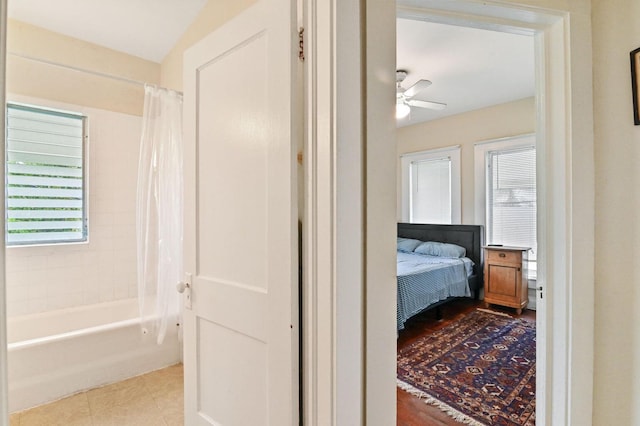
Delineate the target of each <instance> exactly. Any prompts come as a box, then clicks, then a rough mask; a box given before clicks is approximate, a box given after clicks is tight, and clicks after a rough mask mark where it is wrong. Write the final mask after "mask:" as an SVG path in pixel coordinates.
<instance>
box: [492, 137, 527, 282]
mask: <svg viewBox="0 0 640 426" xmlns="http://www.w3.org/2000/svg"><path fill="white" fill-rule="evenodd" d="M487 165H488V176H487V192H488V193H487V243H488V244H503V245H510V246H521V247H531V249H532V250H531V251H530V252H529V271H530V273H529V277H530V278H535V275H536V274H535V271H536V256H537V242H536V150H535V148H534V147H529V148H520V149H511V150H501V151H493V152H490V153H489V154H488V161H487Z"/></svg>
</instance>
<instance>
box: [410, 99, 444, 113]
mask: <svg viewBox="0 0 640 426" xmlns="http://www.w3.org/2000/svg"><path fill="white" fill-rule="evenodd" d="M407 104H409V105H410V106H414V107H418V108H428V109H435V110H438V111H441V110H443V109H445V108H446V107H447V104H443V103H440V102H430V101H418V100H412V101H407Z"/></svg>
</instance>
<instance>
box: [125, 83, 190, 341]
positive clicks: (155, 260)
mask: <svg viewBox="0 0 640 426" xmlns="http://www.w3.org/2000/svg"><path fill="white" fill-rule="evenodd" d="M140 142H141V143H140V158H139V163H138V194H137V195H138V197H137V211H136V225H137V242H138V305H139V309H140V318H141V321H142V331H143V333H153V335H154V336H156V339H157V342H158V344H161V343H162V342H163V340H164V337H165V335H166V332H167V327H168V326H172V325H174V324H176V323H180V322H181V305H182V304H181V300H182V298H181V297H179V293H178V292H177V291H176V284H177V283H178V282H179V281H181V280H182V274H183V270H182V267H183V266H182V216H183V213H182V208H183V207H182V182H183V176H182V95H181V94H179V93H177V92H174V91H171V90H167V89H161V88H156V87H154V86H149V85H146V86H145V98H144V113H143V125H142V139H141V141H140ZM179 335H181V334H179Z"/></svg>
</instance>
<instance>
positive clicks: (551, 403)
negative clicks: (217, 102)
mask: <svg viewBox="0 0 640 426" xmlns="http://www.w3.org/2000/svg"><path fill="white" fill-rule="evenodd" d="M320 3H321V2H313V1H311V0H308V1H307V5H308V12H309V13H308V16H309V18H308V20H307V28H309V29H310V31H309V35H310V42H311V43H310V48H311V51H310V54H309V55H308V56H309V57H310V58H312V59H311V60H310V62H309V63H308V67H307V70H306V78H307V92H306V95H307V104H306V107H307V111H306V114H307V115H306V116H307V119H308V126H309V127H308V128H307V134H306V141H305V170H306V172H305V179H306V183H305V190H306V195H305V212H306V213H305V231H304V234H305V237H306V238H305V241H306V242H305V243H304V244H305V245H304V248H305V253H306V254H305V258H304V265H305V268H306V269H305V280H304V281H305V284H304V285H305V292H306V294H307V297H306V298H305V300H304V301H303V310H304V313H305V319H304V330H305V337H304V339H305V342H304V344H305V354H306V355H305V357H304V360H303V363H304V365H303V369H304V371H305V383H306V385H305V387H304V390H305V395H304V401H305V403H304V406H305V409H304V418H305V421H306V423H305V424H309V425H320V424H368V425H389V424H394V423H395V421H396V420H395V417H396V408H395V402H396V401H395V400H396V389H395V362H396V357H395V344H394V342H395V339H396V330H395V321H394V319H395V314H396V312H395V310H396V294H395V286H394V285H393V283H394V282H395V262H394V261H393V259H394V255H393V253H394V251H395V250H394V247H395V238H394V237H395V222H396V211H395V209H396V198H395V193H396V188H395V180H396V178H395V173H396V171H395V167H396V166H395V156H396V152H395V144H394V141H395V122H394V120H393V110H392V108H393V94H394V92H393V88H394V84H395V69H393V68H394V67H392V66H391V64H395V19H396V7H395V6H396V5H395V3H394V2H389V1H387V0H365V1H364V2H360V5H350V6H348V5H344V4H340V3H339V2H338V1H337V0H332V1H330V2H326V4H325V3H322V4H320ZM356 3H357V2H356ZM399 3H402V6H403V8H402V13H406V14H411V13H414V14H418V15H419V16H420V17H421V19H428V20H432V21H434V22H441V23H453V24H457V25H460V24H464V25H466V26H477V27H481V28H489V29H494V30H501V31H505V30H506V31H510V32H519V33H524V34H530V35H534V36H535V40H536V59H537V70H536V73H537V81H538V82H539V84H538V85H537V100H538V101H537V118H536V121H537V126H536V127H537V129H536V133H537V136H538V138H539V144H538V147H537V148H538V158H539V159H540V160H541V161H539V162H538V176H539V183H540V186H541V190H540V192H539V194H538V200H539V206H540V208H539V213H538V223H539V225H538V226H539V228H538V234H539V245H540V252H541V253H544V256H543V259H541V260H540V271H541V272H540V273H541V274H542V275H543V276H544V277H545V278H546V281H545V282H544V283H540V285H542V286H543V287H544V288H545V290H544V301H545V302H546V303H545V305H546V313H545V312H542V313H539V315H540V317H541V318H543V319H544V318H546V319H547V321H546V324H542V325H541V327H540V328H539V336H540V337H541V338H542V339H544V340H545V342H546V348H544V349H545V352H544V354H540V355H539V356H538V360H539V363H541V364H542V365H541V366H540V368H541V371H544V374H543V376H544V377H539V382H538V383H539V386H542V389H539V391H542V392H543V393H544V396H542V398H543V400H544V402H543V403H542V404H540V406H541V409H540V410H539V411H538V422H539V423H541V424H567V425H590V424H591V423H592V413H591V411H590V410H584V407H590V406H591V402H592V397H593V373H592V371H593V352H594V348H593V342H594V336H593V332H594V327H593V323H594V312H593V302H594V271H593V267H592V266H591V267H584V265H593V260H594V230H593V227H594V188H593V184H594V180H595V179H594V166H593V126H592V123H593V101H592V97H591V94H592V75H591V63H592V60H591V23H590V18H591V17H590V10H589V8H588V7H582V6H581V5H576V4H575V3H571V5H570V6H566V7H567V9H566V10H557V9H554V2H553V1H551V0H544V1H543V2H540V1H533V0H512V1H509V2H507V1H479V0H399ZM541 3H542V4H541ZM541 6H542V7H546V8H547V9H543V8H541ZM555 6H556V7H557V2H556V4H555ZM358 28H360V29H359V30H358ZM305 42H306V40H305ZM357 47H360V50H354V49H356V48H357ZM354 51H359V52H361V54H360V55H356V54H353V52H354ZM348 85H350V86H351V87H350V90H346V91H345V90H344V88H345V86H348ZM339 89H340V90H339ZM358 93H359V94H360V96H361V98H359V99H361V100H362V104H361V105H360V107H361V108H360V110H359V111H357V109H358V108H357V106H358V105H357V102H355V101H354V96H356V95H357V94H358ZM347 107H351V108H353V109H354V110H350V109H348V108H347ZM359 113H360V114H361V115H359ZM358 118H360V120H358ZM574 164H575V165H580V167H573V165H574ZM552 183H553V184H552ZM358 214H359V215H360V217H359V218H358V217H357V215H358ZM345 223H348V224H349V225H348V226H346V225H345ZM353 241H357V242H358V244H353ZM351 249H355V252H354V251H349V250H351ZM347 260H348V261H347ZM346 307H349V309H347V308H346ZM358 314H359V315H360V317H359V318H358V317H357V315H358ZM354 322H355V323H354ZM539 346H543V345H539ZM543 347H544V346H543ZM310 349H313V350H314V352H310ZM354 351H357V352H354ZM310 353H313V354H314V355H310ZM345 372H346V373H345ZM345 406H350V407H351V410H352V411H353V412H356V413H357V415H356V414H354V413H351V414H349V413H347V412H346V411H347V410H344V409H342V407H345Z"/></svg>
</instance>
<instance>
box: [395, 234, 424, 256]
mask: <svg viewBox="0 0 640 426" xmlns="http://www.w3.org/2000/svg"><path fill="white" fill-rule="evenodd" d="M420 244H422V241H420V240H413V239H411V238H402V237H398V251H403V252H406V253H411V252H412V251H413V250H414V249H415V248H416V247H418V246H419V245H420Z"/></svg>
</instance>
